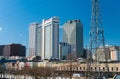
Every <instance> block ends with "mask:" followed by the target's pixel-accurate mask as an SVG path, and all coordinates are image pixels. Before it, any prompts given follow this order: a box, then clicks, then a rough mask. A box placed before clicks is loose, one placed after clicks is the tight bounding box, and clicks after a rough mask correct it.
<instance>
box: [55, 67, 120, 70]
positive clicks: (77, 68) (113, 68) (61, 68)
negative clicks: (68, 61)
mask: <svg viewBox="0 0 120 79" xmlns="http://www.w3.org/2000/svg"><path fill="white" fill-rule="evenodd" d="M70 69H71V70H86V68H85V67H71V68H70V67H58V68H57V70H70ZM97 69H98V68H97V67H90V70H97ZM99 70H102V71H105V70H107V68H106V67H99ZM109 70H110V71H118V70H119V69H118V67H111V69H110V68H109Z"/></svg>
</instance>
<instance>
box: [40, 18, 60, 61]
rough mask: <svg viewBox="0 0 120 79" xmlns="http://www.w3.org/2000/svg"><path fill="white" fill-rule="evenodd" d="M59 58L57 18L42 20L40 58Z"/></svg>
mask: <svg viewBox="0 0 120 79" xmlns="http://www.w3.org/2000/svg"><path fill="white" fill-rule="evenodd" d="M50 58H59V18H58V17H52V18H50V19H47V20H43V21H42V59H50Z"/></svg>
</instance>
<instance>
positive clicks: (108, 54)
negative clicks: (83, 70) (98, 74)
mask: <svg viewBox="0 0 120 79" xmlns="http://www.w3.org/2000/svg"><path fill="white" fill-rule="evenodd" d="M95 60H97V61H106V60H107V61H109V62H111V61H112V62H114V61H115V62H117V61H120V47H119V46H105V48H103V47H99V48H98V49H97V52H96V53H95Z"/></svg>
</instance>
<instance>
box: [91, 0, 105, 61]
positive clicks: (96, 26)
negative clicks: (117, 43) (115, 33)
mask: <svg viewBox="0 0 120 79" xmlns="http://www.w3.org/2000/svg"><path fill="white" fill-rule="evenodd" d="M89 34H90V46H89V48H90V51H91V55H93V54H95V53H96V51H97V48H99V47H100V46H101V47H104V46H105V42H104V30H103V26H102V16H101V12H100V7H99V0H92V16H91V26H90V33H89ZM97 57H98V56H97ZM97 60H98V59H97Z"/></svg>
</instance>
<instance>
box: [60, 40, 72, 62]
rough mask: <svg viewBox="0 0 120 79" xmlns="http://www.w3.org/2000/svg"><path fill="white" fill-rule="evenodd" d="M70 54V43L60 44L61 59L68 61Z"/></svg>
mask: <svg viewBox="0 0 120 79" xmlns="http://www.w3.org/2000/svg"><path fill="white" fill-rule="evenodd" d="M69 52H70V45H69V44H68V43H64V42H60V43H59V59H61V60H67V56H68V55H69Z"/></svg>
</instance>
